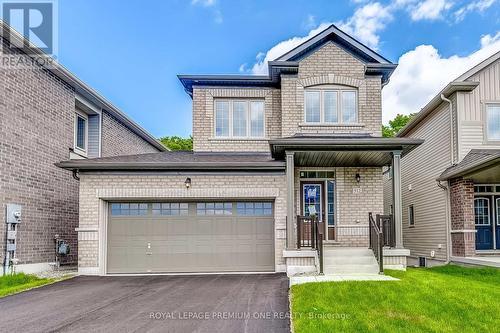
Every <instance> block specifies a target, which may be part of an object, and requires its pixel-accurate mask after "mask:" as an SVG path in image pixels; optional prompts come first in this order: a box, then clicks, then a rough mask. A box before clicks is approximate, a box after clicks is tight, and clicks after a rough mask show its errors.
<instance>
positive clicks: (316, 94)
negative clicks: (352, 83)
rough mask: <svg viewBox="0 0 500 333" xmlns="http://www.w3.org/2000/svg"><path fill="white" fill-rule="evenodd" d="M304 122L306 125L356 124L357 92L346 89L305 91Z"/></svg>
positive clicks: (312, 89)
mask: <svg viewBox="0 0 500 333" xmlns="http://www.w3.org/2000/svg"><path fill="white" fill-rule="evenodd" d="M304 120H305V122H306V123H307V124H353V123H357V122H358V96H357V90H356V89H352V88H348V87H345V88H326V87H325V88H316V87H315V88H310V89H306V90H305V92H304Z"/></svg>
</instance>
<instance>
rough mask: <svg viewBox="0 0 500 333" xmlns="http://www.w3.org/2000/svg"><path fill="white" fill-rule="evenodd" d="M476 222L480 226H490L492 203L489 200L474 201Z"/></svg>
mask: <svg viewBox="0 0 500 333" xmlns="http://www.w3.org/2000/svg"><path fill="white" fill-rule="evenodd" d="M474 220H475V223H476V224H479V225H489V224H490V201H489V200H488V199H485V198H477V199H474Z"/></svg>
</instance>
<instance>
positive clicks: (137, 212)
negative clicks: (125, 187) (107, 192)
mask: <svg viewBox="0 0 500 333" xmlns="http://www.w3.org/2000/svg"><path fill="white" fill-rule="evenodd" d="M111 215H113V216H143V215H148V204H147V203H112V204H111Z"/></svg>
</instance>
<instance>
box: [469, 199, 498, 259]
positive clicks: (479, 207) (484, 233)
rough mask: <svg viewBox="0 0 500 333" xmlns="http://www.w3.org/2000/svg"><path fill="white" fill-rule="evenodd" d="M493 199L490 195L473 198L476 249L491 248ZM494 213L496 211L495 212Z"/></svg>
mask: <svg viewBox="0 0 500 333" xmlns="http://www.w3.org/2000/svg"><path fill="white" fill-rule="evenodd" d="M492 199H494V198H493V197H491V196H477V197H475V198H474V221H475V224H476V250H491V249H493V228H494V223H495V222H494V220H495V217H496V216H495V215H497V214H494V207H493V206H494V200H492ZM495 213H496V212H495Z"/></svg>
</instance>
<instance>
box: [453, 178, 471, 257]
mask: <svg viewBox="0 0 500 333" xmlns="http://www.w3.org/2000/svg"><path fill="white" fill-rule="evenodd" d="M449 184H450V207H451V245H452V255H453V256H459V257H469V256H474V255H475V250H476V243H475V233H474V230H475V225H474V183H473V181H472V180H467V179H462V178H456V179H452V180H450V182H449Z"/></svg>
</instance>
